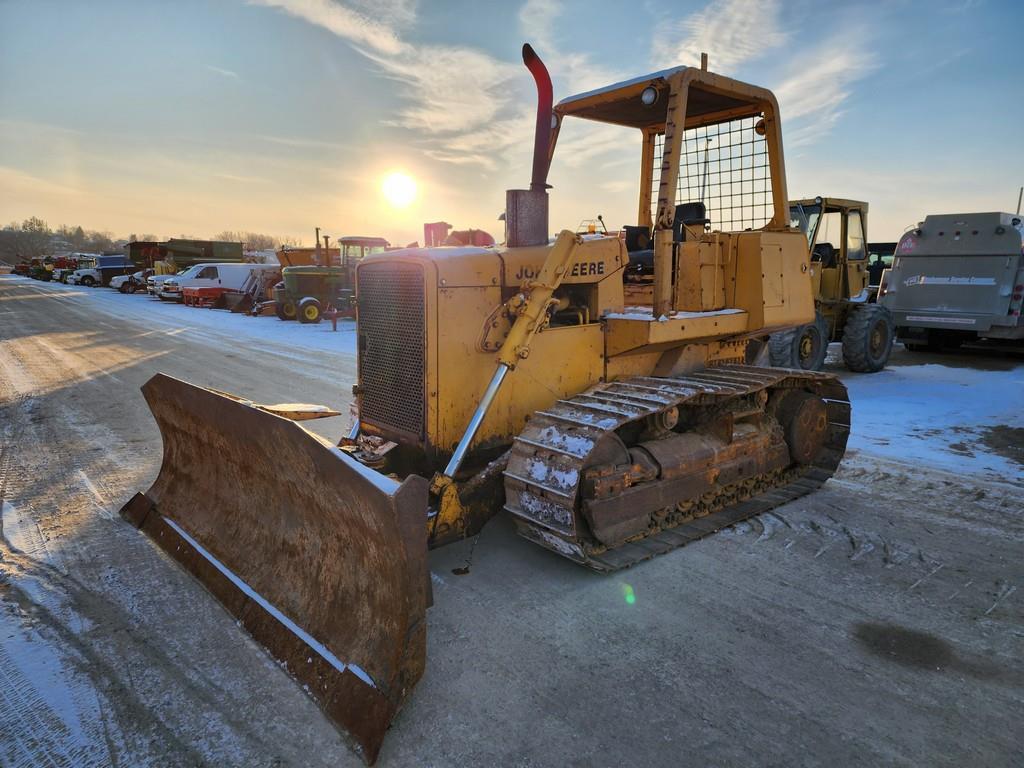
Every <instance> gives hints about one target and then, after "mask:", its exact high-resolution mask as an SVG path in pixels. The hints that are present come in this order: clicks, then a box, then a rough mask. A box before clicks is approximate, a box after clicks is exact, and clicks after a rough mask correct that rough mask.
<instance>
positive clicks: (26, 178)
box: [0, 165, 83, 198]
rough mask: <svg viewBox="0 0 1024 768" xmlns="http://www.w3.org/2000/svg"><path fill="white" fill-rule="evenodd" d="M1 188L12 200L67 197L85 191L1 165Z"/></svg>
mask: <svg viewBox="0 0 1024 768" xmlns="http://www.w3.org/2000/svg"><path fill="white" fill-rule="evenodd" d="M0 188H2V189H4V191H5V192H6V193H8V194H10V195H11V197H12V198H14V197H18V196H22V195H25V196H32V195H42V196H55V195H59V196H66V195H81V194H82V193H83V190H82V189H80V188H78V187H74V186H69V185H67V184H62V183H60V182H56V181H50V180H49V179H44V178H41V177H39V176H33V175H32V174H30V173H25V171H22V170H19V169H17V168H11V167H9V166H4V165H0Z"/></svg>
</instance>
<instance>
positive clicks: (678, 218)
mask: <svg viewBox="0 0 1024 768" xmlns="http://www.w3.org/2000/svg"><path fill="white" fill-rule="evenodd" d="M710 223H711V220H710V219H709V218H708V212H707V208H706V207H705V206H704V203H681V204H680V205H677V206H676V214H675V217H674V218H673V220H672V239H673V240H675V241H676V242H677V243H681V242H683V241H684V240H686V227H692V226H696V225H697V224H700V225H701V228H702V229H703V227H704V225H705V224H710Z"/></svg>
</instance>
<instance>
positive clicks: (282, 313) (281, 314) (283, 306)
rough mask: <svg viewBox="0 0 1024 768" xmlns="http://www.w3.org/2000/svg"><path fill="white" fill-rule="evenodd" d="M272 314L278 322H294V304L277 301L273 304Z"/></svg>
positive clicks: (292, 302)
mask: <svg viewBox="0 0 1024 768" xmlns="http://www.w3.org/2000/svg"><path fill="white" fill-rule="evenodd" d="M274 313H275V314H276V315H277V317H278V319H280V320H294V319H295V314H296V310H295V302H294V301H278V302H274Z"/></svg>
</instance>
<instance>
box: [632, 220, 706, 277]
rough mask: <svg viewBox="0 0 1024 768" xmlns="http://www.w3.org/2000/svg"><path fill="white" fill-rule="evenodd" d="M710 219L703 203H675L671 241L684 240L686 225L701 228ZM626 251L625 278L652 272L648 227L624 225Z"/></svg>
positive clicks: (652, 259) (652, 256) (652, 257)
mask: <svg viewBox="0 0 1024 768" xmlns="http://www.w3.org/2000/svg"><path fill="white" fill-rule="evenodd" d="M710 223H711V219H709V218H708V217H707V208H705V207H704V203H682V204H681V205H677V206H676V209H675V216H674V218H673V220H672V241H673V242H675V243H682V242H685V241H686V234H687V227H694V226H696V225H698V224H699V225H700V226H701V229H702V230H703V228H704V227H706V226H707V225H708V224H710ZM625 230H626V251H627V252H628V253H629V266H627V267H626V269H625V272H624V276H625V277H626V279H630V278H632V279H635V278H638V277H644V276H647V275H653V274H654V249H652V248H650V247H648V246H649V245H650V242H651V234H650V232H651V231H650V229H649V228H647V227H631V226H626V227H625ZM674 251H675V249H673V254H672V260H673V270H674V269H675V252H674Z"/></svg>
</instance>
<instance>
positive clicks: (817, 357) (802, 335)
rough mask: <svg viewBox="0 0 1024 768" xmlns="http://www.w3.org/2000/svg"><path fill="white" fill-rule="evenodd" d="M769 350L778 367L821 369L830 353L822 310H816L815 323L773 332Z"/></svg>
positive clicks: (807, 369) (802, 369)
mask: <svg viewBox="0 0 1024 768" xmlns="http://www.w3.org/2000/svg"><path fill="white" fill-rule="evenodd" d="M768 352H769V355H770V356H771V361H772V365H773V366H774V367H776V368H795V369H797V370H800V371H820V370H821V369H822V368H823V367H824V365H825V355H826V354H827V353H828V324H827V323H826V322H825V318H824V317H822V316H821V313H820V312H815V314H814V322H813V323H808V324H807V325H802V326H800V327H799V328H793V329H792V330H789V331H782V332H780V333H773V334H772V335H771V338H770V339H769V341H768Z"/></svg>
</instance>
